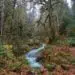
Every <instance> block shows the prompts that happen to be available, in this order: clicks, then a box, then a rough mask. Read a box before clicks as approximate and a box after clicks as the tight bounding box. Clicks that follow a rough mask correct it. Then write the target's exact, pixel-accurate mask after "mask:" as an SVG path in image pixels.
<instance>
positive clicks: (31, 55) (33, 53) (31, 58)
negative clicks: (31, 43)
mask: <svg viewBox="0 0 75 75" xmlns="http://www.w3.org/2000/svg"><path fill="white" fill-rule="evenodd" d="M45 46H46V44H42V46H41V47H39V48H37V49H32V50H30V51H29V52H28V53H27V54H26V55H25V56H26V59H27V60H28V62H29V64H30V66H31V67H32V68H40V67H42V64H40V63H39V62H37V61H36V60H37V58H38V54H39V53H41V51H42V50H43V49H44V48H45Z"/></svg>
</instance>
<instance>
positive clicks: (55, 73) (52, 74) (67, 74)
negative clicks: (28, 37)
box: [0, 47, 75, 75]
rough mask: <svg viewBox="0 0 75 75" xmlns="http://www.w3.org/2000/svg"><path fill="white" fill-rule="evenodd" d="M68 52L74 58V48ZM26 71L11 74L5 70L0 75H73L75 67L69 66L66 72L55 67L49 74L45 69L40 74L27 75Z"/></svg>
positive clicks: (25, 69)
mask: <svg viewBox="0 0 75 75" xmlns="http://www.w3.org/2000/svg"><path fill="white" fill-rule="evenodd" d="M55 49H56V48H55ZM58 49H59V48H57V49H56V51H57V52H58ZM69 50H70V52H71V54H72V55H73V56H74V57H75V47H70V48H69ZM28 71H29V70H28V69H27V68H22V69H21V71H19V72H15V71H14V72H13V71H10V70H7V69H3V70H2V71H0V75H75V65H69V66H68V70H63V69H62V67H60V66H57V67H56V68H55V69H54V70H53V71H52V72H51V71H50V73H49V71H48V70H47V69H46V68H43V69H42V71H43V72H41V71H40V73H41V74H37V73H36V74H31V73H30V74H27V72H28Z"/></svg>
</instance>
